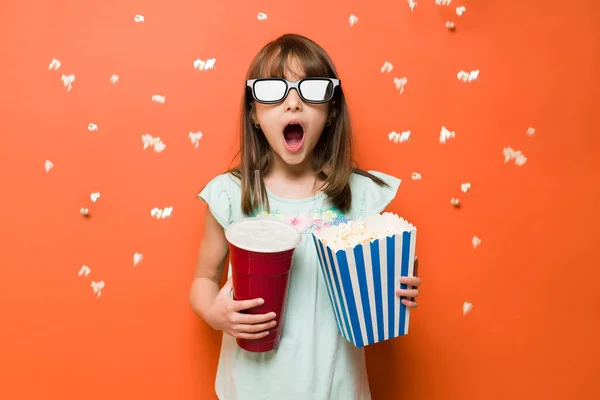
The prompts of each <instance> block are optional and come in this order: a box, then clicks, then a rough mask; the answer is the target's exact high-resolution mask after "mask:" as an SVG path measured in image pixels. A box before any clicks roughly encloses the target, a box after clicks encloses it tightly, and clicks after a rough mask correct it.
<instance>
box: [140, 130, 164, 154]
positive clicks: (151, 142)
mask: <svg viewBox="0 0 600 400" xmlns="http://www.w3.org/2000/svg"><path fill="white" fill-rule="evenodd" d="M142 142H143V143H144V150H146V149H147V148H148V147H150V146H153V147H154V151H155V152H157V153H161V152H162V151H163V150H164V149H165V148H166V147H167V145H166V144H164V143H163V142H162V140H160V138H159V137H156V138H155V137H152V135H150V134H149V133H146V134H144V135H142Z"/></svg>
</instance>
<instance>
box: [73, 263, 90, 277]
mask: <svg viewBox="0 0 600 400" xmlns="http://www.w3.org/2000/svg"><path fill="white" fill-rule="evenodd" d="M90 272H92V270H91V269H90V267H88V266H87V265H82V266H81V269H80V270H79V272H78V273H77V276H88V275H89V274H90Z"/></svg>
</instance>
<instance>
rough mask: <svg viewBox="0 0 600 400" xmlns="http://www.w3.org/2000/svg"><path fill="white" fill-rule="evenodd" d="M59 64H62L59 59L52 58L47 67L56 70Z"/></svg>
mask: <svg viewBox="0 0 600 400" xmlns="http://www.w3.org/2000/svg"><path fill="white" fill-rule="evenodd" d="M61 65H62V64H61V63H60V61H58V60H57V59H56V58H53V59H52V61H50V65H48V69H49V70H54V71H58V69H59V68H60V66H61Z"/></svg>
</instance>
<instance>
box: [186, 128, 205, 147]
mask: <svg viewBox="0 0 600 400" xmlns="http://www.w3.org/2000/svg"><path fill="white" fill-rule="evenodd" d="M188 136H189V138H190V141H191V142H192V144H193V145H194V147H195V148H198V146H199V145H200V139H202V132H190V133H189V135H188Z"/></svg>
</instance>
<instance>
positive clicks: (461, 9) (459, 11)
mask: <svg viewBox="0 0 600 400" xmlns="http://www.w3.org/2000/svg"><path fill="white" fill-rule="evenodd" d="M465 11H467V7H465V6H460V7H456V14H457V15H458V16H459V17H460V16H462V15H463V14H464V12H465Z"/></svg>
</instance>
